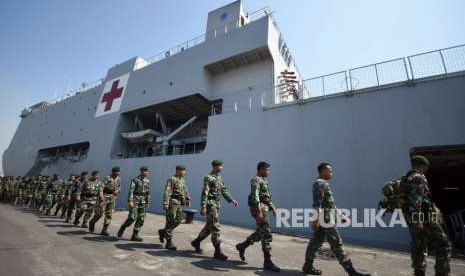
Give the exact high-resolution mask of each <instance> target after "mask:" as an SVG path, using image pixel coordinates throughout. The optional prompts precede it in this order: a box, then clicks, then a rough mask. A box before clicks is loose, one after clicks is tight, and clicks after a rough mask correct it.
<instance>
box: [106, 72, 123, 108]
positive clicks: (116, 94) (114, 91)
mask: <svg viewBox="0 0 465 276" xmlns="http://www.w3.org/2000/svg"><path fill="white" fill-rule="evenodd" d="M118 84H119V80H115V81H114V82H113V84H112V85H111V90H110V91H109V92H106V93H105V94H103V97H102V102H101V103H105V108H104V111H108V110H110V109H111V106H112V105H113V101H114V100H116V99H118V98H121V96H122V95H123V87H120V88H118Z"/></svg>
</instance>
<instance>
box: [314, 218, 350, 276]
mask: <svg viewBox="0 0 465 276" xmlns="http://www.w3.org/2000/svg"><path fill="white" fill-rule="evenodd" d="M325 239H326V241H327V242H328V243H329V246H330V247H331V251H333V253H334V255H335V256H336V258H337V260H338V261H339V263H340V264H341V266H342V267H343V268H344V269H346V270H347V269H348V268H349V267H350V266H351V265H352V262H351V260H350V259H349V257H347V254H346V253H345V252H344V249H343V248H342V239H341V236H340V235H339V231H337V228H336V227H331V228H323V227H321V226H320V228H318V229H317V230H315V231H314V232H313V237H312V239H311V240H310V242H309V243H308V246H307V251H306V252H305V262H306V263H313V260H314V259H315V255H316V252H317V251H318V249H320V247H321V246H322V245H323V242H324V241H325Z"/></svg>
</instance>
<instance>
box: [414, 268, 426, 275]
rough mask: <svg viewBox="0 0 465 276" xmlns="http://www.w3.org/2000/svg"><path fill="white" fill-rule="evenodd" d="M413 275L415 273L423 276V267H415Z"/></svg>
mask: <svg viewBox="0 0 465 276" xmlns="http://www.w3.org/2000/svg"><path fill="white" fill-rule="evenodd" d="M413 275H415V276H425V275H426V273H425V270H423V269H415V270H414V272H413Z"/></svg>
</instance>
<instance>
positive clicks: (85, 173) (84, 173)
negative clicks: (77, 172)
mask: <svg viewBox="0 0 465 276" xmlns="http://www.w3.org/2000/svg"><path fill="white" fill-rule="evenodd" d="M88 174H89V172H88V171H82V172H81V175H88Z"/></svg>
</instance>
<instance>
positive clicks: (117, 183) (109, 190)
mask: <svg viewBox="0 0 465 276" xmlns="http://www.w3.org/2000/svg"><path fill="white" fill-rule="evenodd" d="M119 174H120V167H113V168H112V169H111V175H109V176H107V177H106V178H105V180H104V181H103V204H102V205H98V206H97V209H96V210H95V214H94V217H93V218H92V220H91V221H90V223H89V230H90V232H92V233H93V232H94V229H95V223H97V221H98V220H99V219H100V218H101V217H102V216H103V214H104V213H105V219H104V221H103V228H102V232H100V235H103V236H109V235H110V234H109V233H108V227H109V226H110V223H111V217H112V212H113V207H114V206H115V201H116V197H117V196H118V195H119V193H120V192H121V178H120V176H119Z"/></svg>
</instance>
